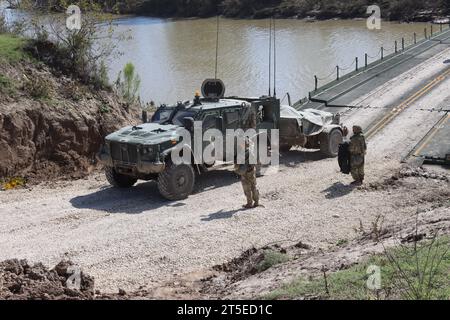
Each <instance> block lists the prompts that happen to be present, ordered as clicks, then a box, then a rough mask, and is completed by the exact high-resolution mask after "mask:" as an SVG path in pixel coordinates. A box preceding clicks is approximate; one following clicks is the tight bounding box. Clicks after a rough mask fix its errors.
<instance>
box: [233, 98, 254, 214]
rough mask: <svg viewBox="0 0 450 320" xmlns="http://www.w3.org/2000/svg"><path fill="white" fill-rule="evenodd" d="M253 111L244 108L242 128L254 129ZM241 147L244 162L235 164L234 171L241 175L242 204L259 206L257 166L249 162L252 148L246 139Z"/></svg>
mask: <svg viewBox="0 0 450 320" xmlns="http://www.w3.org/2000/svg"><path fill="white" fill-rule="evenodd" d="M255 111H256V110H254V108H253V107H251V106H250V107H249V108H248V109H247V110H246V115H245V117H244V118H245V119H244V123H243V125H242V127H243V129H244V130H249V129H255V130H256V125H257V123H256V122H257V119H256V117H257V114H256V112H255ZM242 147H243V148H245V149H244V150H243V151H244V152H245V164H236V173H237V174H238V175H239V176H240V177H241V182H242V188H243V189H244V194H245V197H246V198H247V204H246V205H244V208H246V209H250V208H256V207H258V206H259V191H258V189H257V183H256V171H257V166H256V165H254V164H251V163H250V152H252V151H253V149H254V148H252V146H251V141H248V140H246V142H245V146H241V148H242ZM241 150H242V149H241Z"/></svg>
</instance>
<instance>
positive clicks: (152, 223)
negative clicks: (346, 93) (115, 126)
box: [0, 50, 450, 292]
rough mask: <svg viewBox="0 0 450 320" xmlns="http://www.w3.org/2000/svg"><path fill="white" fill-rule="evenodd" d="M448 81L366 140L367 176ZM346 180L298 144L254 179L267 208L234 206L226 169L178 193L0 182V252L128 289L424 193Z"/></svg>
mask: <svg viewBox="0 0 450 320" xmlns="http://www.w3.org/2000/svg"><path fill="white" fill-rule="evenodd" d="M449 52H450V51H448V50H447V51H445V52H443V53H442V54H440V55H438V56H436V57H434V58H432V59H431V60H430V61H428V62H427V63H426V64H422V65H419V66H417V67H416V68H415V69H413V70H411V71H410V72H408V73H406V74H403V75H401V76H399V77H397V78H396V79H393V80H392V81H390V82H388V83H386V84H385V85H384V86H383V87H380V88H378V89H377V90H375V91H374V92H371V93H368V95H367V96H365V97H363V98H361V99H360V100H359V101H356V102H355V104H358V105H362V104H364V105H365V106H368V105H369V106H371V107H377V108H373V109H355V110H353V111H351V112H347V113H346V114H345V118H344V122H345V124H346V125H348V126H350V127H351V125H352V124H354V123H358V124H363V125H364V124H365V123H368V122H369V121H371V119H374V117H376V116H377V115H378V114H379V112H382V111H383V109H381V108H382V107H385V106H388V105H390V104H392V103H395V102H396V101H399V100H401V99H403V98H404V97H403V95H404V92H407V91H408V90H410V89H412V88H413V87H414V86H416V85H417V84H419V83H420V82H421V81H423V80H424V79H426V78H427V77H429V76H431V75H432V74H435V73H436V72H438V71H440V70H443V69H444V68H445V67H446V65H445V64H443V61H444V60H445V59H446V58H448V56H449ZM449 88H450V80H449V79H447V80H445V81H444V82H442V83H441V84H440V85H439V86H438V87H436V88H435V89H433V91H432V92H431V93H429V94H428V95H426V96H425V97H424V98H422V99H420V100H419V101H417V102H416V103H415V104H414V105H411V106H410V107H408V109H406V110H405V111H404V112H403V113H402V114H401V115H400V116H398V117H397V118H396V119H395V120H394V121H393V122H391V123H390V124H389V125H388V126H386V127H385V128H384V129H383V130H382V131H381V132H380V133H379V134H378V135H377V136H375V137H374V138H373V139H372V140H371V141H370V142H369V151H368V157H367V166H366V167H367V183H369V184H370V183H374V182H378V181H380V180H381V179H383V178H385V177H390V176H392V174H393V173H394V172H396V171H397V170H398V169H399V167H400V160H401V158H402V157H403V156H405V155H406V154H407V153H408V152H409V151H410V150H411V149H412V148H413V147H414V145H415V144H416V143H417V142H418V141H419V140H420V139H421V138H422V136H423V134H424V133H425V132H426V131H428V130H429V129H430V128H431V126H432V125H433V124H434V123H435V122H436V121H437V120H438V119H439V117H440V116H441V115H439V114H437V113H432V112H424V111H420V110H418V109H422V108H427V109H428V108H430V109H431V108H433V107H434V108H436V107H441V106H443V105H450V90H449ZM350 182H351V178H350V177H349V176H344V175H342V174H340V173H339V168H338V164H337V161H336V159H325V158H323V157H322V156H321V155H320V154H318V153H317V152H304V151H301V150H294V151H292V152H291V153H290V154H288V155H286V156H284V157H283V158H282V159H281V170H280V172H279V173H277V174H274V175H269V176H265V177H262V178H260V179H259V180H258V183H259V187H260V190H261V193H262V204H263V205H264V207H260V208H257V209H254V210H248V211H243V210H241V209H240V208H241V205H242V204H243V203H244V196H243V193H242V190H241V185H240V183H239V181H238V180H237V179H236V177H235V176H234V174H233V173H231V172H229V171H227V170H217V171H213V172H210V173H208V174H206V175H205V176H203V177H202V178H201V179H200V181H199V183H198V187H197V191H198V192H197V193H195V194H194V195H192V196H191V197H189V199H187V200H184V201H179V202H167V201H163V200H162V199H161V197H160V196H159V194H158V192H157V188H156V185H155V183H152V182H150V183H141V184H139V185H137V186H136V187H134V188H132V189H130V190H116V189H113V188H110V187H109V185H108V184H107V182H106V180H105V178H104V177H103V175H101V174H94V175H92V176H90V177H89V178H88V179H85V180H79V181H71V182H64V181H60V182H54V183H51V184H42V185H38V186H33V187H31V188H30V189H23V190H13V191H5V192H1V193H0V260H4V259H8V258H21V259H28V260H29V261H41V262H43V263H44V264H46V265H48V266H51V267H52V266H54V265H55V264H56V263H58V262H59V261H60V260H61V259H62V258H70V259H71V260H72V261H74V262H75V263H77V264H78V265H80V266H81V267H82V269H83V270H85V271H86V272H87V273H89V274H90V275H92V276H94V277H95V279H96V288H98V289H100V290H102V291H106V292H108V291H110V292H117V289H118V288H123V289H125V290H135V289H138V288H139V287H141V286H143V287H153V286H157V285H159V284H161V283H162V282H165V281H168V280H170V279H172V278H173V277H174V276H175V275H181V274H185V273H188V272H193V271H196V270H197V271H198V270H205V269H207V268H209V267H211V266H213V265H215V264H219V263H223V262H224V261H226V260H228V259H231V258H233V257H236V256H238V255H239V254H240V253H241V252H242V251H243V250H246V249H248V248H249V247H252V246H256V247H261V246H264V245H266V244H268V243H273V242H298V241H300V240H301V241H302V242H305V243H309V244H311V245H312V246H314V247H323V248H327V247H329V246H332V245H335V244H336V243H337V242H338V241H339V240H341V239H349V238H352V237H353V236H354V228H355V227H358V226H359V224H360V220H361V221H362V223H363V224H364V225H369V224H370V223H371V222H372V221H374V220H375V218H376V217H377V216H378V215H380V214H381V215H384V216H385V219H386V221H387V222H386V223H389V222H395V221H398V220H399V219H402V218H407V217H410V216H411V211H412V209H414V208H416V207H418V206H419V205H420V203H419V200H420V199H419V198H418V193H417V192H426V191H417V192H407V193H405V192H403V193H401V194H400V193H396V192H395V191H392V190H389V191H388V190H374V191H369V190H367V189H364V188H363V189H354V188H352V187H350V186H349V183H350ZM424 183H425V182H424ZM444 184H446V182H442V181H439V180H427V182H426V186H427V188H429V190H435V189H436V188H438V189H439V188H444V189H445V188H448V184H447V185H444ZM399 192H400V191H399ZM446 211H447V212H448V213H450V209H448V208H447V209H446Z"/></svg>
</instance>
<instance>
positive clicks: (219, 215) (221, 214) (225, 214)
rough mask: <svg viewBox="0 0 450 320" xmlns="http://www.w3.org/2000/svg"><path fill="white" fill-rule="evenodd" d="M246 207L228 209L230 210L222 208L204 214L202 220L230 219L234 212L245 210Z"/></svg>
mask: <svg viewBox="0 0 450 320" xmlns="http://www.w3.org/2000/svg"><path fill="white" fill-rule="evenodd" d="M247 210H248V209H244V208H242V209H238V210H230V211H224V210H220V211H217V212H214V213H211V214H210V215H208V216H204V218H202V219H201V220H202V221H207V222H208V221H214V220H222V219H230V218H232V217H233V216H234V215H235V214H237V213H239V212H243V211H247Z"/></svg>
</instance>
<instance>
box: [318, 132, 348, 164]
mask: <svg viewBox="0 0 450 320" xmlns="http://www.w3.org/2000/svg"><path fill="white" fill-rule="evenodd" d="M343 141H344V136H343V134H342V131H341V130H339V129H333V130H332V131H331V132H330V133H329V134H324V135H322V136H321V138H320V151H321V152H322V153H323V154H324V155H326V156H327V157H331V158H335V157H337V156H338V154H339V145H340V144H341V143H342V142H343Z"/></svg>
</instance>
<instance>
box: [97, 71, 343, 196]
mask: <svg viewBox="0 0 450 320" xmlns="http://www.w3.org/2000/svg"><path fill="white" fill-rule="evenodd" d="M224 93H225V86H224V84H223V82H221V81H220V80H216V79H214V80H206V81H205V82H204V84H203V85H202V94H203V97H200V96H199V95H196V96H195V98H194V99H193V100H192V101H185V102H178V104H177V105H175V106H163V107H162V108H160V109H159V110H158V111H157V113H159V116H158V117H157V118H155V117H154V118H153V120H154V121H153V122H151V123H143V124H141V125H139V126H129V127H126V128H123V129H121V130H119V131H117V132H115V133H113V134H110V135H109V136H107V137H106V141H105V145H104V147H103V148H102V151H101V153H100V159H101V160H102V162H103V163H104V164H105V173H106V178H107V180H108V181H109V183H110V184H111V185H113V186H115V187H118V188H130V187H132V186H133V185H134V184H135V183H136V182H137V181H138V180H147V181H149V180H155V181H157V184H158V190H159V192H160V193H161V195H162V196H163V197H164V198H166V199H168V200H182V199H185V198H187V197H188V196H189V195H190V194H191V193H192V191H193V189H194V185H195V180H196V175H197V174H201V173H202V172H204V171H205V168H208V167H210V166H211V165H212V164H208V163H204V164H192V165H188V164H180V165H175V164H174V163H173V162H172V161H171V152H172V150H173V149H174V148H175V147H177V146H178V147H179V145H180V144H183V143H185V142H183V141H182V138H181V137H180V129H183V128H184V129H187V130H189V131H190V132H192V131H193V127H194V122H195V121H202V126H203V128H202V129H203V130H204V131H206V130H209V129H217V130H219V131H220V132H222V133H223V134H224V135H225V133H226V130H228V129H234V130H236V129H240V128H242V127H243V124H244V122H245V120H246V117H247V116H248V113H249V111H251V112H255V113H256V114H257V129H258V130H261V129H266V130H268V131H269V136H270V130H272V129H280V146H281V147H282V149H283V150H288V149H290V148H291V147H292V146H297V145H298V146H302V147H311V148H317V149H322V151H323V152H324V153H325V154H326V155H328V156H337V154H338V150H339V144H340V143H341V142H342V140H343V138H342V137H343V133H344V129H343V128H342V126H340V125H339V123H338V122H336V118H335V117H334V116H333V115H332V114H329V113H323V114H322V115H317V114H315V115H314V117H315V118H314V117H311V115H310V114H308V113H307V112H305V113H297V111H296V110H294V109H292V108H289V107H283V108H282V107H281V106H280V100H279V99H277V98H275V97H269V96H263V97H260V98H239V97H228V98H224ZM282 110H283V111H284V113H285V117H282V116H281V111H282ZM325 116H326V117H328V120H330V121H328V120H327V119H323V121H322V122H321V120H319V118H321V117H325ZM321 125H322V126H321ZM305 133H307V134H308V136H306V135H305ZM211 143H212V142H211ZM192 145H194V144H193V143H192ZM203 147H205V145H203ZM194 151H195V150H191V152H192V155H191V156H192V159H193V160H194V158H193V157H194V154H195V152H194ZM226 156H227V155H226V152H224V158H225V159H227V158H226ZM225 159H224V160H225ZM228 159H229V158H228ZM192 163H194V161H192Z"/></svg>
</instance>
